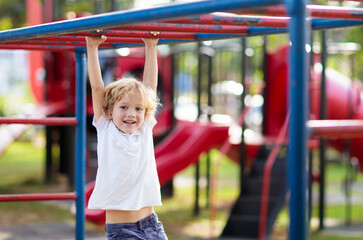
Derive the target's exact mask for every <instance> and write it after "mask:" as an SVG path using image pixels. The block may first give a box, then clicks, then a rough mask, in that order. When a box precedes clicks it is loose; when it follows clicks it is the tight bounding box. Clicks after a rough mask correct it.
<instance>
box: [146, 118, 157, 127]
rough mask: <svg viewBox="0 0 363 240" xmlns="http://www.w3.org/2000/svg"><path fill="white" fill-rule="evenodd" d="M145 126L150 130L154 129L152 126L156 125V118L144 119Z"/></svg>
mask: <svg viewBox="0 0 363 240" xmlns="http://www.w3.org/2000/svg"><path fill="white" fill-rule="evenodd" d="M146 122H147V125H148V126H149V127H151V128H154V126H155V125H156V123H157V121H156V118H155V117H154V116H151V117H149V118H148V119H146Z"/></svg>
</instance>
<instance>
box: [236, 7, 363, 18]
mask: <svg viewBox="0 0 363 240" xmlns="http://www.w3.org/2000/svg"><path fill="white" fill-rule="evenodd" d="M306 8H307V11H308V15H309V16H311V17H316V18H339V19H352V20H363V9H362V8H347V7H336V6H321V5H307V6H306ZM233 13H237V14H259V15H268V16H287V11H286V7H285V6H284V5H277V6H264V7H259V8H254V9H249V10H236V11H233Z"/></svg>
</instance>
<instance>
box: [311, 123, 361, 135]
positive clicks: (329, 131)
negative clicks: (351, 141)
mask: <svg viewBox="0 0 363 240" xmlns="http://www.w3.org/2000/svg"><path fill="white" fill-rule="evenodd" d="M307 126H308V128H309V130H310V136H311V137H324V138H358V137H361V138H363V120H310V121H308V123H307Z"/></svg>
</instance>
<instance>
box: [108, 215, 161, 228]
mask: <svg viewBox="0 0 363 240" xmlns="http://www.w3.org/2000/svg"><path fill="white" fill-rule="evenodd" d="M157 221H158V217H157V215H156V213H152V214H150V215H149V216H147V217H145V218H143V219H141V220H140V221H138V222H135V223H106V224H105V229H107V230H108V231H112V230H114V229H115V230H116V229H119V228H141V227H142V226H148V225H151V224H155V222H157Z"/></svg>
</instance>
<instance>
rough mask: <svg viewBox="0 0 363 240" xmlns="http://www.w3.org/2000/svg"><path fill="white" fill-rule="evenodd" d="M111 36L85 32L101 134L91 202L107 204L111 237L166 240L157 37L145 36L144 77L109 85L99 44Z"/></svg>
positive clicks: (97, 206) (92, 204)
mask: <svg viewBox="0 0 363 240" xmlns="http://www.w3.org/2000/svg"><path fill="white" fill-rule="evenodd" d="M151 34H153V35H155V33H151ZM106 39H107V38H106V37H105V36H101V37H87V38H86V41H87V56H88V74H89V79H90V83H91V88H92V102H93V109H94V120H93V125H94V126H95V127H96V129H97V138H98V148H97V153H98V170H97V177H96V185H95V188H94V191H93V193H92V196H91V198H90V200H89V204H88V208H91V209H104V210H106V225H105V231H106V234H107V238H108V239H153V240H154V239H155V240H158V239H163V240H164V239H167V236H166V235H165V232H164V229H163V226H162V224H161V222H159V221H158V218H157V215H156V214H155V213H154V209H153V207H154V206H160V205H161V196H160V184H159V179H158V175H157V170H156V163H155V155H154V148H153V138H152V129H153V127H154V126H155V124H156V120H155V118H154V113H155V109H156V107H157V105H158V100H157V97H156V86H157V74H158V72H157V54H156V45H157V42H158V39H156V38H155V39H151V38H149V39H143V41H144V43H145V68H144V74H143V82H140V81H138V80H136V79H133V78H123V79H120V80H117V81H115V82H113V83H111V84H110V85H108V86H107V87H106V89H104V83H103V80H102V75H101V70H100V66H99V60H98V46H99V45H100V44H101V43H102V42H104V41H106Z"/></svg>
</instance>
